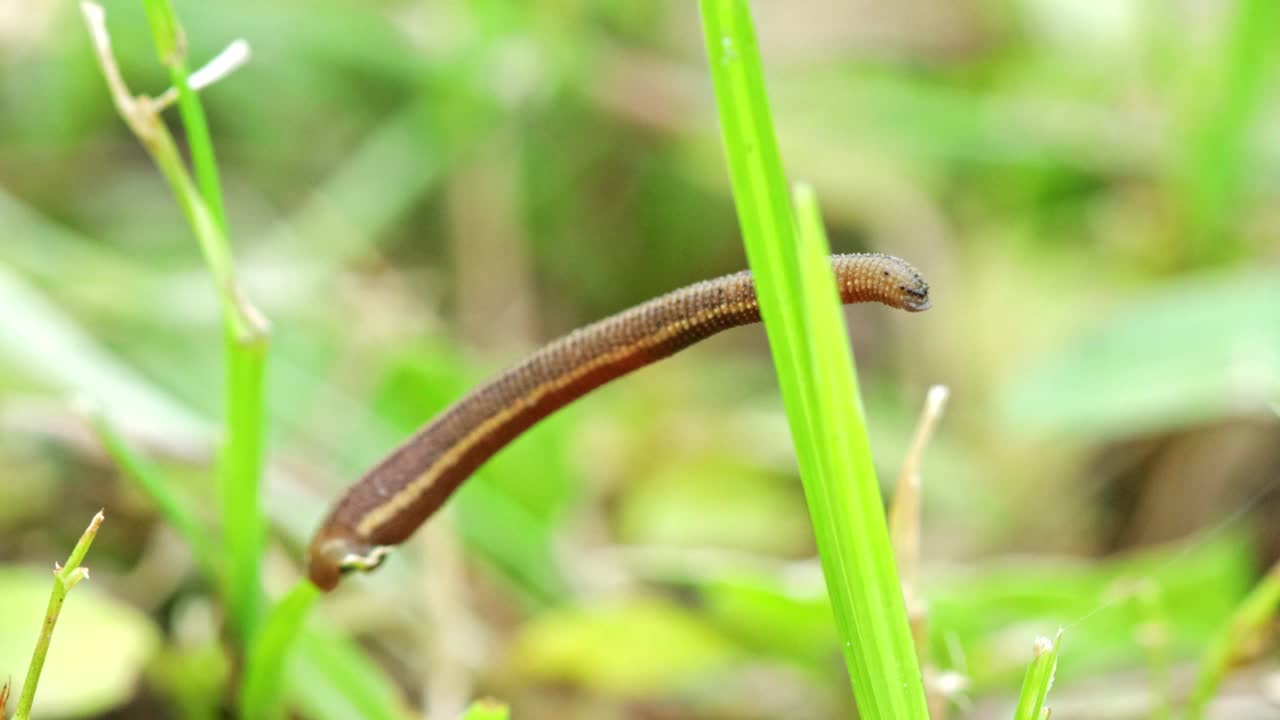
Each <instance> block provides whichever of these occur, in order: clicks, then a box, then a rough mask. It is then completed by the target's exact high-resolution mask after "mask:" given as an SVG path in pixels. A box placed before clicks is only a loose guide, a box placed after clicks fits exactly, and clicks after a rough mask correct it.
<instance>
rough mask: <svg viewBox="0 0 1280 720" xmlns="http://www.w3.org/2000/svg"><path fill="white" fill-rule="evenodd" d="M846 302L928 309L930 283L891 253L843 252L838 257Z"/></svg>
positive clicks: (914, 310) (842, 291)
mask: <svg viewBox="0 0 1280 720" xmlns="http://www.w3.org/2000/svg"><path fill="white" fill-rule="evenodd" d="M835 268H836V276H837V278H838V281H839V285H840V296H841V299H842V300H843V301H844V302H846V303H847V302H878V303H883V304H885V305H888V306H889V307H891V308H897V309H899V310H906V311H908V312H920V311H922V310H928V309H929V306H930V303H929V283H927V282H925V281H924V278H923V277H921V276H920V273H919V272H918V271H917V270H916V269H915V268H914V267H912V266H911V264H910V263H908V262H907V261H905V260H903V259H902V258H897V257H894V256H892V255H879V254H876V255H843V256H838V257H837V258H836V260H835Z"/></svg>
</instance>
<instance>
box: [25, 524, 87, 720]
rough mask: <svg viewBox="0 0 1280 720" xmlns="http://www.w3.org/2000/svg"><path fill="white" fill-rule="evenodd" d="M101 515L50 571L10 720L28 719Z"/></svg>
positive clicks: (84, 574) (84, 570)
mask: <svg viewBox="0 0 1280 720" xmlns="http://www.w3.org/2000/svg"><path fill="white" fill-rule="evenodd" d="M102 521H103V514H102V511H98V514H97V515H94V516H93V520H91V521H90V522H89V527H87V528H85V531H84V534H82V535H81V536H80V540H79V542H77V543H76V546H75V548H73V549H72V550H71V556H70V557H68V558H67V564H66V565H63V566H62V567H55V568H54V572H53V591H52V592H51V593H49V607H48V608H47V609H46V610H45V614H44V624H43V625H41V627H40V635H39V636H38V637H37V638H36V647H35V650H34V651H32V653H31V664H30V665H29V666H28V668H27V678H26V680H24V681H23V683H22V694H21V695H19V696H18V709H17V711H16V712H15V713H14V715H13V720H29V718H30V717H31V705H32V703H34V702H35V698H36V685H37V684H39V682H40V673H41V672H42V671H43V670H44V661H45V658H46V657H48V655H49V643H50V642H52V641H53V627H54V625H56V624H57V623H58V614H59V613H61V612H62V603H63V602H64V601H66V599H67V593H69V592H71V588H73V587H75V586H76V583H78V582H80V581H81V580H84V579H85V578H87V577H89V569H88V568H83V567H80V563H82V562H84V556H85V555H87V554H88V553H89V546H90V545H93V539H94V538H95V537H97V536H98V528H99V527H100V526H101V525H102ZM3 714H4V705H0V715H3Z"/></svg>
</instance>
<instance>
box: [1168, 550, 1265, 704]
mask: <svg viewBox="0 0 1280 720" xmlns="http://www.w3.org/2000/svg"><path fill="white" fill-rule="evenodd" d="M1277 606H1280V563H1276V564H1275V565H1273V566H1271V569H1270V570H1269V571H1268V572H1267V574H1266V576H1265V577H1263V578H1262V581H1261V582H1259V583H1258V584H1257V585H1256V586H1255V587H1254V588H1253V590H1251V591H1250V592H1249V594H1248V595H1247V596H1246V597H1245V599H1244V600H1242V601H1240V606H1239V607H1237V608H1236V611H1235V613H1234V614H1232V616H1231V620H1230V621H1228V622H1227V624H1226V626H1225V627H1223V628H1222V630H1221V631H1220V632H1219V634H1218V636H1217V637H1216V638H1215V639H1214V640H1213V643H1212V644H1210V645H1209V647H1208V648H1207V649H1206V650H1205V653H1204V657H1203V658H1202V659H1201V661H1200V672H1199V673H1198V674H1197V675H1196V684H1195V687H1194V688H1193V689H1192V691H1191V697H1190V698H1189V699H1188V701H1187V717H1188V718H1191V720H1198V719H1199V718H1201V717H1204V709H1205V707H1207V706H1208V704H1209V701H1210V700H1212V699H1213V694H1214V693H1215V692H1217V690H1218V685H1219V684H1221V682H1222V677H1223V676H1224V675H1226V673H1227V670H1228V669H1229V668H1230V667H1231V664H1232V662H1234V661H1235V660H1237V659H1238V658H1239V657H1240V655H1241V654H1242V651H1241V647H1242V646H1243V645H1246V644H1247V643H1248V642H1249V641H1250V639H1252V638H1256V637H1257V636H1258V635H1259V633H1261V632H1262V631H1263V628H1264V627H1265V626H1266V625H1267V624H1268V623H1270V622H1272V621H1273V620H1274V619H1275V614H1276V607H1277Z"/></svg>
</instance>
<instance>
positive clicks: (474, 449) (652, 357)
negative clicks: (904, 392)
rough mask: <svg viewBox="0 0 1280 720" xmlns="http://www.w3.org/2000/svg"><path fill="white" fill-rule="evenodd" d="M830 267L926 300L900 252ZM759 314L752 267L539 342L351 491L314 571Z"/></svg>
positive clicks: (352, 556) (424, 514) (920, 303)
mask: <svg viewBox="0 0 1280 720" xmlns="http://www.w3.org/2000/svg"><path fill="white" fill-rule="evenodd" d="M831 267H832V270H833V271H834V273H835V276H836V281H837V285H838V287H839V290H840V299H841V301H843V302H845V303H860V302H879V303H883V304H885V305H888V306H890V307H894V308H899V309H902V310H909V311H919V310H925V309H927V308H928V307H929V286H928V285H927V284H926V283H925V282H924V280H923V279H921V277H920V274H919V273H917V272H916V271H915V269H914V268H912V267H911V266H910V265H908V264H907V263H906V262H905V261H903V260H900V259H898V258H896V257H893V256H890V255H879V254H867V255H835V256H833V257H832V258H831ZM759 321H760V309H759V306H758V305H757V302H756V293H755V285H754V283H753V281H752V278H751V273H750V272H748V271H744V272H740V273H736V274H733V275H726V276H724V277H721V278H716V279H714V280H707V281H704V282H700V283H698V284H696V285H691V286H689V287H686V288H682V289H680V290H676V291H674V292H671V293H669V294H667V295H663V296H662V297H659V298H656V299H654V300H650V301H649V302H646V303H644V304H642V305H639V306H636V307H634V308H631V309H630V310H626V311H624V312H621V313H619V314H617V315H614V316H612V317H609V318H606V319H604V320H601V321H599V322H597V323H594V324H591V325H588V326H586V327H583V328H580V329H578V330H575V331H574V332H572V333H570V334H569V335H566V336H565V337H563V338H560V339H559V340H556V341H555V342H553V343H551V344H550V345H547V346H546V347H544V348H542V349H541V350H538V351H537V352H536V353H534V354H533V355H531V356H529V358H527V359H526V360H524V361H523V362H521V363H520V364H518V365H516V366H515V367H513V368H511V369H509V370H507V371H506V372H504V373H502V374H501V375H499V376H498V377H496V378H495V379H493V380H492V381H490V382H489V383H488V384H486V385H483V386H481V387H479V388H477V389H476V390H475V391H473V392H471V393H470V394H468V395H466V396H465V397H463V398H462V399H461V400H459V401H458V402H456V403H454V404H453V405H452V406H451V407H449V408H448V409H446V410H444V411H443V412H442V413H440V414H439V415H438V416H436V418H435V419H433V420H432V421H431V422H429V423H427V424H426V425H424V426H423V427H422V428H421V429H419V430H418V431H417V432H415V433H414V434H413V435H412V436H411V437H410V438H409V439H408V440H406V441H405V442H404V443H403V444H402V445H400V447H398V448H396V449H395V450H394V451H392V452H391V454H389V455H387V456H386V457H385V458H384V459H383V460H382V461H381V462H379V463H378V464H377V465H375V466H374V467H373V468H372V469H370V470H369V471H368V472H367V473H365V475H364V477H362V478H361V479H360V481H359V482H357V483H356V484H355V485H354V486H352V487H351V488H350V489H349V490H348V491H347V492H346V494H345V495H344V496H343V497H342V498H341V499H340V500H339V501H338V503H337V505H335V506H334V508H333V510H332V511H331V512H330V513H329V516H328V518H327V519H326V520H325V521H324V524H323V525H321V526H320V529H319V531H317V533H316V536H315V538H314V540H312V543H311V548H310V550H309V553H308V562H307V565H308V568H307V572H308V575H309V577H310V578H311V581H312V582H313V583H315V584H316V586H318V587H320V588H321V589H324V590H331V589H333V588H334V587H336V586H337V584H338V581H339V579H340V578H341V575H342V573H343V571H345V570H349V569H363V570H367V569H370V568H373V567H376V566H377V565H378V563H379V562H380V561H381V559H382V557H383V556H384V554H385V553H386V551H387V548H388V546H391V545H396V544H398V543H400V542H403V541H404V540H405V539H406V538H408V537H409V536H410V535H411V534H412V533H413V532H414V531H415V530H417V529H418V526H420V525H421V524H422V523H423V522H424V521H425V520H426V519H427V518H429V517H430V516H431V515H432V514H433V513H434V512H435V511H436V510H438V509H439V508H440V506H441V505H443V504H444V502H445V500H447V499H448V498H449V496H450V495H451V494H453V491H454V490H456V489H457V488H458V486H460V485H461V484H462V483H463V481H465V480H466V479H467V478H468V477H469V476H470V475H471V473H473V472H474V471H475V470H476V468H478V467H480V465H482V464H484V462H485V461H486V460H488V459H489V458H490V457H491V456H492V455H493V454H494V453H496V452H497V451H498V450H500V449H501V448H502V447H503V446H505V445H506V444H507V443H509V442H511V440H513V439H514V438H516V437H517V436H518V435H520V433H522V432H524V431H525V430H527V429H528V428H529V427H530V426H531V425H533V424H534V423H536V422H538V421H539V420H541V419H542V418H544V417H546V416H547V415H550V414H551V413H552V412H555V411H556V410H558V409H559V408H561V407H564V406H565V405H567V404H569V403H570V402H573V401H574V400H576V399H577V398H579V397H581V396H583V395H585V394H586V393H588V392H590V391H591V390H593V389H595V388H597V387H599V386H601V385H603V384H604V383H607V382H609V381H610V380H613V379H615V378H617V377H620V376H622V375H625V374H627V373H629V372H631V371H632V370H635V369H637V368H641V367H644V366H645V365H648V364H649V363H652V362H655V361H657V360H660V359H662V358H665V357H667V356H669V355H671V354H673V353H675V352H677V351H679V350H682V349H684V348H686V347H689V346H690V345H692V344H694V343H696V342H698V341H699V340H702V339H703V338H706V337H709V336H711V335H714V334H716V333H718V332H720V331H721V330H725V329H727V328H731V327H736V326H739V325H748V324H751V323H756V322H759Z"/></svg>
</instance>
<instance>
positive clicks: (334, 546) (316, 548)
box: [307, 533, 391, 592]
mask: <svg viewBox="0 0 1280 720" xmlns="http://www.w3.org/2000/svg"><path fill="white" fill-rule="evenodd" d="M389 554H391V548H390V547H388V546H386V545H370V544H368V543H362V542H357V541H354V540H351V539H350V538H344V537H332V536H328V535H327V534H326V533H321V534H320V535H319V536H318V537H316V539H315V540H314V541H313V542H312V543H311V549H310V550H309V551H308V553H307V577H308V578H310V580H311V582H312V584H313V585H315V586H316V587H318V588H320V589H321V590H324V591H325V592H329V591H330V590H333V589H334V588H336V587H337V586H338V581H339V580H341V579H342V576H343V575H346V574H348V573H350V572H353V571H359V572H369V571H370V570H374V569H376V568H377V567H378V566H379V565H381V564H382V561H383V560H386V559H387V555H389Z"/></svg>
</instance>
